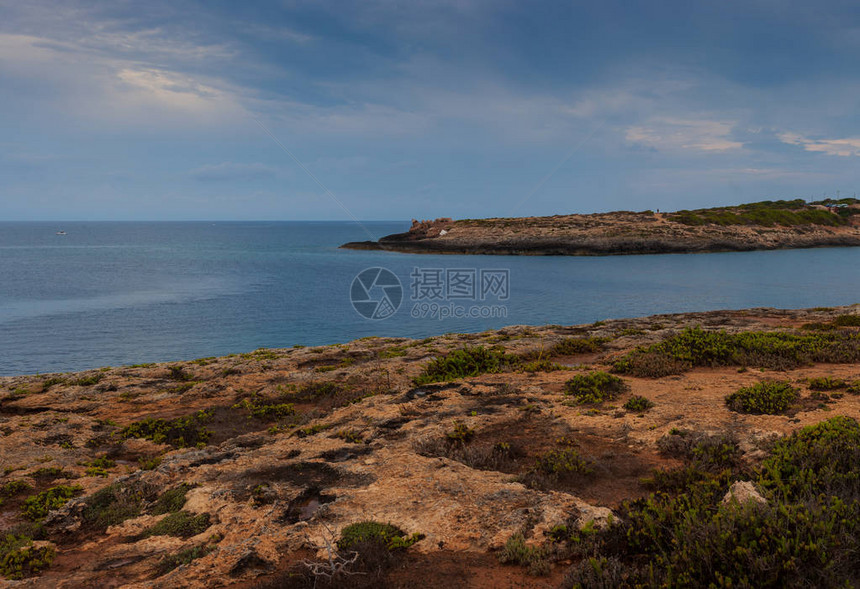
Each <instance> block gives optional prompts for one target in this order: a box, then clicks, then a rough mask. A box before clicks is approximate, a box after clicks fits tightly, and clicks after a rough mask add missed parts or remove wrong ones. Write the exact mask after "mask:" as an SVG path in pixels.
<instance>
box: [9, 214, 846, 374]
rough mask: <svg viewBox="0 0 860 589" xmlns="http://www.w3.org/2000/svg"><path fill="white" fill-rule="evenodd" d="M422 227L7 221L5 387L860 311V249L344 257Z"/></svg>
mask: <svg viewBox="0 0 860 589" xmlns="http://www.w3.org/2000/svg"><path fill="white" fill-rule="evenodd" d="M408 226H409V223H408V222H406V221H377V222H364V223H363V224H361V225H359V224H357V223H353V222H263V221H261V222H63V223H56V222H50V223H49V222H31V223H23V222H22V223H10V222H2V223H0V375H3V376H7V375H16V374H36V373H42V374H44V373H50V372H59V371H78V370H85V369H90V368H97V367H102V366H120V365H127V364H138V363H147V362H164V361H178V360H190V359H194V358H199V357H208V356H221V355H226V354H232V353H244V352H249V351H252V350H255V349H257V348H263V347H267V348H283V347H291V346H296V345H303V346H316V345H324V344H333V343H340V342H347V341H350V340H353V339H357V338H362V337H367V336H383V337H410V338H424V337H428V336H432V335H438V334H442V333H449V332H479V331H484V330H488V329H496V328H500V327H503V326H506V325H521V324H527V325H543V324H561V325H571V324H581V323H591V322H594V321H598V320H602V319H607V318H621V317H636V316H642V315H652V314H658V313H676V312H686V311H706V310H715V309H743V308H750V307H777V308H800V307H820V306H835V305H845V304H852V303H857V302H860V248H820V249H802V250H779V251H761V252H738V253H711V254H678V255H637V256H606V257H563V256H546V257H543V256H540V257H532V256H461V255H411V254H399V253H390V252H381V251H352V250H343V249H338V246H339V245H340V244H342V243H344V242H348V241H359V240H366V239H369V238H370V237H371V236H372V237H374V238H377V237H380V236H383V235H388V234H390V233H397V232H401V231H405V230H407V229H408ZM58 233H59V234H58Z"/></svg>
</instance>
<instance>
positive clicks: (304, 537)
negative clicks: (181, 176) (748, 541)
mask: <svg viewBox="0 0 860 589" xmlns="http://www.w3.org/2000/svg"><path fill="white" fill-rule="evenodd" d="M858 325H860V306H858V305H855V306H853V307H844V308H838V309H815V310H800V311H782V310H774V309H753V310H746V311H733V312H729V311H726V312H711V313H691V314H681V315H665V316H655V317H647V318H640V319H624V320H607V321H602V322H598V323H595V324H592V325H581V326H544V327H526V326H514V327H508V328H505V329H502V330H499V331H494V332H486V333H481V334H473V335H446V336H441V337H434V338H429V339H425V340H420V341H416V340H409V339H392V338H367V339H363V340H358V341H354V342H351V343H348V344H343V345H333V346H327V347H315V348H298V347H297V348H293V349H279V350H275V349H262V350H257V351H255V352H252V353H248V354H242V355H236V356H229V357H224V358H204V359H199V360H194V361H189V362H174V363H168V364H156V365H141V366H126V367H117V368H110V367H108V368H103V369H100V370H91V371H87V372H82V373H77V374H48V375H39V376H19V377H6V378H0V468H3V477H2V479H0V498H2V504H0V529H3V530H5V533H4V534H3V536H5V538H6V539H5V540H4V541H3V543H2V544H0V565H2V574H3V575H4V576H5V577H6V578H7V579H8V580H6V581H0V586H8V587H121V586H122V587H140V588H143V587H147V588H148V587H152V588H155V587H171V588H173V587H221V586H225V587H226V586H230V587H249V588H250V587H261V588H262V587H313V586H314V583H316V586H318V587H323V586H338V587H351V586H355V587H360V586H366V587H418V586H420V587H431V588H432V587H445V588H454V587H558V586H560V585H563V586H577V583H579V586H615V585H616V584H620V583H621V581H620V579H627V578H628V577H627V576H625V575H628V574H630V571H631V570H633V568H630V567H634V568H635V567H636V566H639V565H640V564H641V563H643V562H645V563H647V562H649V560H650V561H651V562H660V561H659V558H665V557H658V556H655V555H654V554H656V552H653V551H656V548H652V547H650V546H651V545H650V544H648V545H645V544H643V546H642V547H640V548H637V550H640V552H641V554H643V555H645V556H643V557H641V558H640V557H639V556H636V557H635V558H634V557H631V558H632V559H631V560H630V561H623V566H624V567H628V568H626V569H625V568H622V560H618V559H616V558H615V557H612V558H610V559H609V560H606V559H603V560H600V559H601V558H602V556H601V554H602V553H601V554H596V556H597V557H598V560H594V559H592V560H589V558H591V556H595V555H592V554H591V553H587V552H585V551H584V550H582V549H581V548H577V546H580V547H581V546H583V542H585V541H586V540H588V538H590V537H592V536H593V537H597V536H594V535H595V534H600V533H604V532H598V531H599V530H604V531H605V530H612V529H615V528H617V526H619V525H624V524H621V523H620V522H627V524H628V525H631V526H632V525H634V524H635V523H636V521H638V520H635V518H634V515H635V514H636V513H640V512H636V511H631V510H630V509H629V508H626V507H625V503H624V502H625V501H632V500H635V499H639V498H643V497H646V496H648V495H649V493H653V492H655V485H656V487H657V488H658V489H659V488H660V485H661V484H662V485H663V487H664V488H665V486H666V484H668V483H666V481H665V480H663V479H661V478H659V477H658V478H657V479H656V482H655V478H654V472H655V469H656V471H658V472H664V473H665V472H671V473H678V472H686V473H688V474H687V475H685V476H689V477H692V476H694V475H691V474H689V473H704V472H710V473H717V472H719V474H712V475H708V476H713V481H712V482H711V481H710V479H708V481H709V482H708V484H713V485H715V486H714V487H713V489H712V492H714V493H716V495H714V496H715V497H716V496H719V497H722V496H723V494H725V493H726V491H727V489H729V488H731V489H734V490H735V491H736V492H737V494H738V496H739V497H741V498H742V499H749V500H750V501H752V502H753V503H756V502H759V501H761V502H765V503H766V502H767V501H773V499H772V498H771V495H768V493H767V492H766V491H767V489H768V488H769V487H767V484H768V483H767V482H766V480H765V479H766V477H765V478H759V479H757V478H756V476H757V475H756V474H755V471H754V469H755V468H757V465H758V464H760V463H761V461H762V459H763V457H765V456H766V455H767V454H768V452H769V449H770V448H771V447H772V444H773V443H774V440H776V439H779V438H780V437H782V436H786V435H787V434H791V433H792V432H797V431H798V430H799V429H800V428H803V427H804V426H809V425H813V424H818V423H820V422H823V421H824V420H827V419H830V418H833V417H834V416H846V417H847V418H850V419H858V418H860V396H858V395H860V364H858V359H860V347H858V342H860V339H858V338H860V329H858V327H857V326H858ZM692 327H696V329H693V330H688V331H686V332H685V331H684V330H685V329H687V328H692ZM699 327H700V328H701V329H698V328H699ZM721 330H725V332H724V333H723V334H722V335H720V337H726V338H730V337H734V335H736V334H743V333H752V332H763V333H767V334H771V335H770V336H767V337H771V338H776V339H773V341H771V340H767V341H768V342H770V343H768V344H766V345H764V344H761V342H760V340H759V339H757V338H758V336H755V337H753V338H751V339H750V340H749V341H747V340H743V341H744V342H746V343H743V344H741V343H738V344H737V345H738V346H740V347H739V348H738V350H741V347H743V350H741V351H740V352H738V351H737V350H735V351H732V350H728V351H726V345H728V344H726V345H724V344H722V343H720V344H719V346H716V345H713V346H712V345H711V344H708V346H710V347H707V346H700V344H699V343H697V342H699V341H700V340H701V341H705V338H706V336H707V334H712V333H717V334H719V333H720V331H721ZM685 334H686V335H685ZM703 334H704V335H703ZM772 334H783V335H785V337H787V338H788V339H785V338H783V339H780V338H782V337H783V336H782V335H776V336H774V335H772ZM679 337H680V338H681V339H677V338H679ZM672 338H676V339H672ZM684 338H686V339H684ZM791 338H795V339H791ZM798 338H799V339H798ZM795 340H796V341H795ZM664 341H668V342H675V343H673V344H672V345H671V346H668V347H664V348H659V349H657V348H654V349H651V351H649V348H648V346H651V345H655V344H656V345H659V344H660V342H664ZM720 341H721V342H722V340H720ZM726 341H735V340H726ZM737 341H738V342H740V341H741V340H737ZM685 342H686V343H685ZM750 342H752V343H750ZM773 342H777V343H776V344H774V345H775V347H774V345H772V344H773ZM780 342H781V343H780ZM791 342H795V343H797V344H798V346H794V344H792V343H791ZM798 342H799V343H798ZM804 342H805V343H804ZM819 346H825V347H826V349H825V347H819ZM834 346H835V347H834ZM717 348H719V349H717ZM463 350H465V352H463ZM715 350H716V351H715ZM631 351H633V353H632V354H631ZM667 354H669V355H667ZM440 359H441V360H440ZM446 362H447V363H446ZM458 371H459V374H460V375H462V374H473V376H465V377H462V376H459V375H458ZM595 375H603V376H595ZM589 379H590V380H589ZM768 379H776V381H778V382H780V383H784V385H785V386H786V387H788V389H791V390H792V391H794V393H793V394H794V396H793V397H791V398H790V399H789V402H788V403H786V404H785V406H771V405H767V406H765V405H762V406H753V407H746V408H745V409H744V408H743V407H739V406H738V405H732V404H731V403H729V404H727V401H726V398H727V396H729V395H732V394H733V393H736V392H737V391H738V390H740V389H742V388H743V387H749V386H753V385H756V383H759V382H761V381H768ZM416 383H421V384H416ZM580 385H583V386H580ZM604 385H609V386H604ZM578 387H579V388H578ZM592 389H593V390H592ZM786 390H787V389H786ZM604 393H605V396H603V397H602V396H601V395H602V394H604ZM639 397H642V398H644V399H645V400H644V401H643V400H641V399H639V400H635V399H638V398H639ZM631 400H635V401H631ZM777 405H778V404H777ZM730 407H731V408H730ZM750 411H751V412H750ZM758 411H764V413H759V412H758ZM767 413H775V414H767ZM849 421H850V420H849ZM851 423H853V422H851ZM713 440H719V443H718V444H712V443H711V441H713ZM685 444H686V446H685ZM695 444H698V445H695ZM709 444H710V445H709ZM703 448H704V450H703ZM714 448H716V449H717V450H718V451H719V452H720V455H719V458H714V457H713V456H712V451H713V449H714ZM852 451H853V450H852ZM705 455H707V456H711V457H710V458H708V460H709V461H710V462H706V461H705V459H704V458H703V456H705ZM714 456H716V454H714ZM718 460H719V461H722V462H719V464H720V465H722V466H720V469H711V470H708V469H709V468H710V466H709V465H713V464H715V463H716V462H715V461H718ZM829 460H833V461H838V457H837V456H835V455H834V456H831V457H830V458H829ZM835 463H836V462H834V464H835ZM691 464H692V465H698V466H697V467H696V468H699V467H701V468H700V470H695V469H694V468H693V467H692V466H690V465H691ZM723 466H725V468H723ZM684 469H687V470H684ZM855 475H856V471H855ZM672 476H675V475H672ZM695 476H700V474H695ZM701 476H704V475H701ZM762 476H764V475H762ZM649 477H651V479H650V480H649ZM849 479H850V478H849ZM673 480H674V479H673ZM768 480H769V479H768ZM840 480H841V479H840ZM850 480H853V481H854V482H853V483H850V484H854V485H856V480H857V479H856V477H855V478H854V479H850ZM850 480H849V482H850ZM660 481H663V482H662V483H661V482H660ZM757 481H758V482H757ZM762 481H765V482H762ZM736 483H742V484H736ZM673 484H674V483H673ZM684 484H687V483H684ZM690 484H692V483H690ZM841 488H842V487H840V489H841ZM852 488H853V487H852ZM759 492H761V493H763V494H764V495H765V496H766V497H767V498H763V497H762V496H760V495H759ZM833 492H834V493H836V492H837V491H833ZM840 492H841V491H840ZM750 498H751V499H750ZM714 509H716V508H714ZM637 517H638V516H637ZM843 519H846V518H843ZM368 521H373V522H378V523H379V524H380V525H382V526H384V525H388V524H390V526H394V527H396V529H397V530H396V531H391V532H386V533H385V534H382V536H383V537H384V538H385V541H384V542H383V543H382V544H376V545H374V546H376V549H377V552H379V553H373V551H372V550H369V549H368V545H369V544H368V543H365V544H361V543H358V544H349V543H348V542H347V540H346V539H345V538H346V537H347V530H348V529H349V527H350V526H352V525H353V524H356V523H360V522H368ZM815 521H819V520H818V519H816V520H815ZM821 521H823V520H821ZM636 525H639V524H636ZM834 525H835V524H834ZM355 529H356V528H355V527H353V528H352V530H353V531H354V530H355ZM392 529H393V528H392ZM630 529H634V528H630ZM636 529H638V528H636ZM643 529H644V528H643ZM827 533H830V532H827ZM386 534H388V535H386ZM733 535H734V534H727V535H726V537H732V536H733ZM737 535H740V534H737ZM769 535H770V536H773V537H778V536H780V534H776V533H772V534H769ZM714 536H715V537H722V536H721V535H720V534H714ZM601 537H602V536H601ZM626 537H627V538H628V539H627V540H626V541H627V542H632V540H631V538H633V537H634V536H631V535H630V533H629V532H628V535H627V536H626ZM395 538H396V540H394V541H392V539H395ZM365 539H366V538H365ZM338 540H340V545H338V543H337V542H338ZM602 541H603V540H602ZM606 542H608V540H607V541H606ZM759 542H763V540H759ZM616 544H617V542H616ZM802 545H803V546H806V544H802ZM596 546H597V545H596ZM611 546H614V544H612V543H605V544H600V545H599V547H598V548H599V550H604V549H605V550H609V548H608V547H611ZM600 547H602V548H600ZM628 548H629V547H628ZM759 548H761V546H760V547H759ZM629 550H633V548H629ZM649 550H651V551H652V552H653V553H652V552H649ZM762 550H764V551H765V552H770V550H769V549H762ZM673 551H674V550H670V551H669V552H673ZM774 552H776V549H774ZM649 554H650V556H648V555H649ZM855 554H856V552H855ZM789 556H790V557H791V558H795V556H793V555H789ZM789 556H786V557H785V558H786V559H788V558H789ZM797 558H798V559H800V558H801V557H800V556H798V557H797ZM804 558H805V557H804ZM654 559H657V560H654ZM696 560H697V561H698V560H701V559H699V558H697V559H696ZM792 562H795V561H792ZM796 562H798V563H802V562H805V561H801V560H798V561H796ZM846 562H847V563H848V564H845V563H843V562H842V561H840V562H839V563H837V564H835V565H833V566H834V567H836V568H827V567H824V566H823V565H822V571H825V570H830V571H836V572H835V573H834V574H836V576H837V577H838V578H839V580H844V579H846V578H849V579H850V578H851V577H850V574H851V573H850V571H851V570H853V571H854V574H856V573H858V571H857V570H856V564H854V565H852V564H850V563H851V562H854V563H856V558H853V561H852V560H850V559H849V560H848V561H846ZM589 563H596V564H589ZM601 563H602V564H601ZM631 563H632V564H631ZM637 563H638V564H637ZM837 565H838V566H837ZM714 566H715V567H716V565H714ZM792 566H794V569H798V566H795V565H790V566H789V567H788V569H786V570H787V571H788V572H786V573H785V574H786V575H788V574H790V573H791V570H793V569H791V567H792ZM828 566H829V565H828ZM852 566H854V567H855V568H854V569H851V568H850V567H852ZM577 567H579V568H577ZM583 567H585V569H583ZM589 567H591V568H589ZM838 567H842V568H838ZM845 567H848V569H845ZM812 568H813V569H814V567H812ZM572 569H574V571H573V572H571V570H572ZM592 569H594V570H597V569H600V571H599V572H598V573H593V572H592ZM337 570H342V571H343V572H342V573H339V575H340V576H338V574H335V577H334V581H331V582H329V577H328V576H327V575H329V574H330V573H333V572H336V571H337ZM637 570H640V572H641V570H644V569H641V567H640V569H637ZM768 570H771V569H768ZM845 570H849V573H846V572H845ZM583 571H585V572H583ZM607 571H608V572H607ZM625 571H626V572H625ZM668 574H676V573H671V571H670V573H668ZM709 574H714V573H709ZM822 574H824V572H822ZM594 575H597V577H595V576H594ZM601 575H604V576H605V577H601ZM613 575H615V576H613ZM846 575H847V576H846ZM598 577H599V578H602V579H604V580H606V579H609V580H610V581H612V579H614V581H612V582H611V583H610V584H605V585H599V584H598V581H595V580H594V579H595V578H598ZM667 578H669V577H667ZM769 578H770V577H769ZM787 578H789V577H779V576H776V577H773V579H774V583H777V585H778V584H779V583H781V582H782V581H784V580H785V579H787ZM856 578H857V577H854V579H855V580H856ZM589 579H591V581H589ZM675 579H676V583H677V585H683V584H684V583H683V582H681V581H678V578H675ZM741 585H742V584H741ZM766 585H767V584H766V583H764V584H760V585H755V584H752V585H751V586H766ZM774 586H776V585H774ZM820 586H830V585H828V582H826V580H825V581H823V582H822V583H821V584H820Z"/></svg>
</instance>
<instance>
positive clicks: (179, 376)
mask: <svg viewBox="0 0 860 589" xmlns="http://www.w3.org/2000/svg"><path fill="white" fill-rule="evenodd" d="M167 377H168V378H170V379H171V380H179V381H184V380H194V375H193V374H191V373H189V372H187V371H186V370H185V369H184V368H183V367H182V366H168V367H167Z"/></svg>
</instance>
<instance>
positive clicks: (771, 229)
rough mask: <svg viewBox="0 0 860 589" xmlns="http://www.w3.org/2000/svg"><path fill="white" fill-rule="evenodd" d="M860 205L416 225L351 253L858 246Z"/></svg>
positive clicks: (356, 245) (793, 204)
mask: <svg viewBox="0 0 860 589" xmlns="http://www.w3.org/2000/svg"><path fill="white" fill-rule="evenodd" d="M858 214H860V204H858V203H857V202H856V201H855V199H843V200H842V201H839V202H838V204H833V203H831V202H830V201H827V203H826V204H821V203H806V202H804V201H802V200H798V201H774V202H771V201H766V202H763V203H751V204H748V205H741V206H737V207H721V208H715V209H702V210H697V211H678V212H674V213H659V212H658V213H655V212H653V211H643V212H638V213H637V212H630V211H617V212H611V213H597V214H591V215H555V216H552V217H520V218H492V219H463V220H456V221H455V220H452V219H449V218H440V219H436V220H428V221H417V220H416V221H413V222H412V226H411V228H410V230H409V231H407V232H405V233H397V234H394V235H388V236H385V237H382V238H381V239H379V240H378V241H361V242H351V243H347V244H344V245H343V246H341V247H343V248H345V249H364V250H386V251H395V252H403V253H428V254H490V255H566V256H597V255H616V254H667V253H701V252H729V251H752V250H771V249H790V248H811V247H839V246H858V245H860V216H858Z"/></svg>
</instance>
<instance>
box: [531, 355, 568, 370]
mask: <svg viewBox="0 0 860 589" xmlns="http://www.w3.org/2000/svg"><path fill="white" fill-rule="evenodd" d="M520 370H522V371H523V372H530V373H533V372H555V371H557V370H567V366H562V365H561V364H556V363H555V362H553V361H551V360H549V359H548V358H543V359H541V360H532V361H531V362H524V363H523V364H521V365H520Z"/></svg>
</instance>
